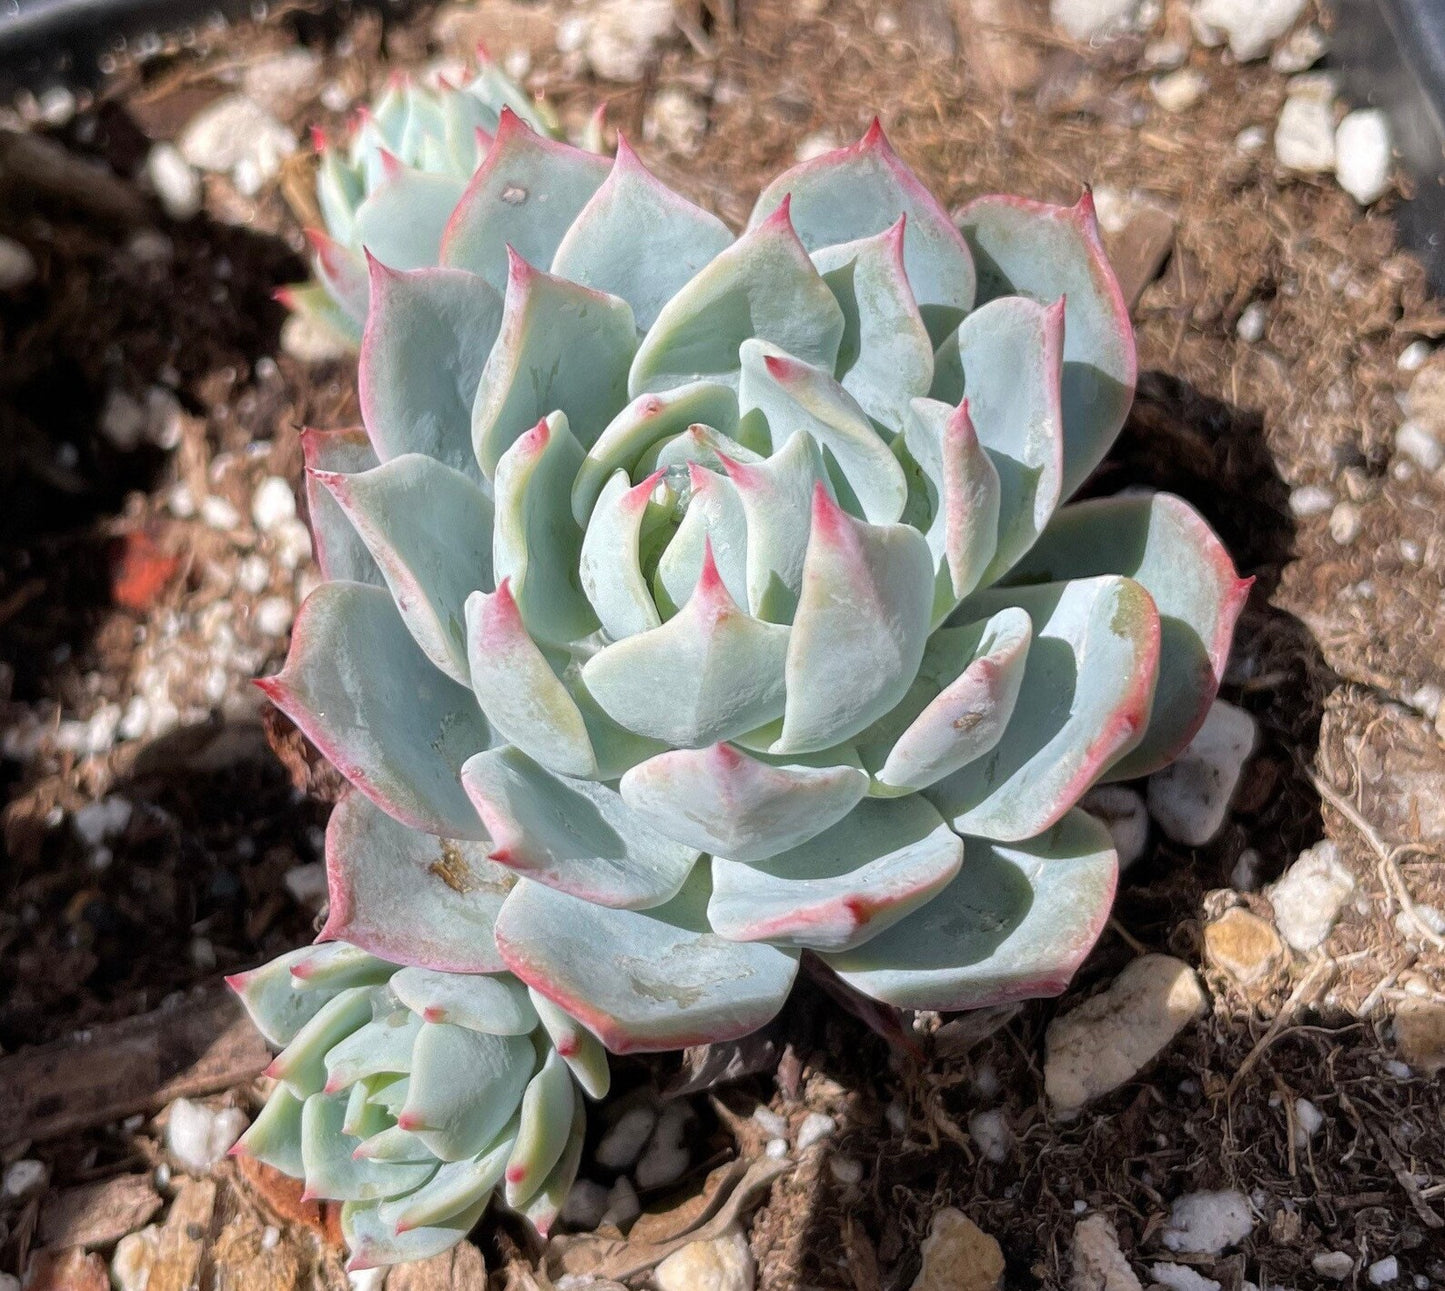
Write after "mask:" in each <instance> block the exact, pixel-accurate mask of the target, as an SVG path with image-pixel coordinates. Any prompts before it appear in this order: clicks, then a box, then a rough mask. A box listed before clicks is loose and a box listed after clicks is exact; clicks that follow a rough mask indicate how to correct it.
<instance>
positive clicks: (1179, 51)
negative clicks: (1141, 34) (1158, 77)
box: [1143, 39, 1189, 72]
mask: <svg viewBox="0 0 1445 1291" xmlns="http://www.w3.org/2000/svg"><path fill="white" fill-rule="evenodd" d="M1188 57H1189V46H1188V45H1187V44H1185V42H1184V41H1182V40H1168V39H1164V40H1151V41H1150V42H1149V43H1148V44H1147V45H1145V46H1144V56H1143V58H1144V66H1145V67H1147V68H1152V69H1154V70H1156V71H1164V72H1168V71H1173V69H1174V68H1176V67H1181V66H1183V64H1184V60H1185V59H1187V58H1188Z"/></svg>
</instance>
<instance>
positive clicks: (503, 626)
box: [467, 571, 597, 779]
mask: <svg viewBox="0 0 1445 1291" xmlns="http://www.w3.org/2000/svg"><path fill="white" fill-rule="evenodd" d="M584 574H585V571H584ZM467 640H468V643H469V652H470V653H469V658H470V661H471V663H470V667H471V677H472V689H473V690H474V691H475V692H476V696H477V702H478V703H479V704H481V706H482V712H483V713H485V714H486V717H487V721H488V722H490V723H491V725H492V726H493V727H495V728H496V730H497V732H498V734H500V735H501V736H502V737H503V738H504V739H506V740H508V741H510V742H511V743H513V744H515V745H516V746H517V747H518V748H520V749H521V750H522V751H523V752H524V753H526V754H527V755H528V756H529V757H532V758H535V759H536V760H537V761H538V762H540V763H541V764H542V765H543V766H544V767H546V768H547V770H549V771H556V772H559V773H560V774H562V775H571V776H580V777H582V778H584V779H590V778H592V777H593V776H595V775H596V774H597V755H596V753H594V752H593V749H592V740H591V738H590V737H589V736H588V734H587V724H586V722H585V721H584V720H583V717H582V712H581V710H580V709H579V708H578V707H577V704H576V701H575V700H574V699H573V698H572V696H571V695H570V694H568V692H567V687H566V686H564V685H563V684H562V681H561V679H560V678H559V677H558V676H557V674H556V672H554V671H553V669H552V665H551V664H550V663H548V661H547V657H546V656H545V655H544V654H543V653H542V650H541V647H540V646H538V645H537V643H536V642H535V641H533V640H532V638H531V636H530V635H529V634H528V632H527V627H526V625H525V624H524V623H523V622H522V615H521V612H520V611H519V610H518V608H517V602H516V601H515V600H514V599H513V597H512V588H511V583H510V581H509V580H508V579H505V578H504V579H503V580H502V582H501V584H500V585H499V586H498V588H497V590H496V591H495V592H494V593H492V595H490V596H487V595H485V594H483V593H481V592H477V593H475V594H474V595H473V596H472V597H471V599H470V600H468V602H467Z"/></svg>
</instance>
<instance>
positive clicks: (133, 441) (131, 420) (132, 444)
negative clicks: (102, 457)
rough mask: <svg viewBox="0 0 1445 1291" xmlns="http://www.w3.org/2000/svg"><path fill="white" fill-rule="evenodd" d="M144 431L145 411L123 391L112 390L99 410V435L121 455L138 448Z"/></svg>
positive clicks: (139, 403) (136, 400) (138, 402)
mask: <svg viewBox="0 0 1445 1291" xmlns="http://www.w3.org/2000/svg"><path fill="white" fill-rule="evenodd" d="M145 429H146V410H145V408H144V406H143V405H142V404H141V402H140V400H138V399H133V398H132V397H131V396H130V395H128V394H127V393H126V392H125V391H124V390H112V391H110V392H109V393H108V394H107V395H106V397H105V402H104V403H103V404H102V405H101V408H100V433H101V434H102V435H104V436H105V438H106V439H107V440H108V441H109V443H110V444H111V445H112V446H113V447H114V448H117V449H119V450H120V451H121V452H122V453H129V452H131V451H132V450H134V449H135V448H136V447H138V446H139V444H140V442H141V439H142V437H143V436H144V435H145Z"/></svg>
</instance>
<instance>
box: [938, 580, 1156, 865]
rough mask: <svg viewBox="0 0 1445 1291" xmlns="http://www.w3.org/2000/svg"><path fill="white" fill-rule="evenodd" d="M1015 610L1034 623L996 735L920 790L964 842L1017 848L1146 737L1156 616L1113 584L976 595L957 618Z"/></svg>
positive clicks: (1143, 597)
mask: <svg viewBox="0 0 1445 1291" xmlns="http://www.w3.org/2000/svg"><path fill="white" fill-rule="evenodd" d="M1011 605H1018V606H1021V607H1022V608H1023V609H1024V610H1026V611H1027V612H1028V615H1029V617H1030V618H1031V619H1032V620H1033V624H1034V637H1033V643H1032V645H1031V646H1030V647H1029V653H1028V659H1027V661H1026V662H1025V665H1024V675H1023V680H1022V681H1021V682H1020V688H1019V702H1018V704H1017V705H1016V706H1015V708H1014V715H1013V720H1012V721H1010V722H1009V724H1008V726H1007V728H1006V730H1005V731H1004V734H1003V738H1002V739H1000V740H999V742H998V743H997V744H996V745H994V747H993V748H992V750H990V751H989V752H988V753H986V754H985V755H984V756H983V757H980V758H978V759H976V760H975V761H973V762H970V763H969V764H968V765H967V766H965V767H963V768H961V769H960V770H958V771H955V772H954V773H953V774H952V775H950V776H948V777H946V778H945V779H943V780H940V781H938V782H937V783H936V784H934V785H932V786H931V787H930V788H928V789H927V790H925V791H924V796H925V797H927V798H928V799H929V801H930V802H932V803H933V804H934V806H936V807H937V808H938V809H939V810H940V811H941V812H943V814H944V815H945V816H947V817H948V818H949V819H950V820H952V822H953V826H954V828H955V829H957V830H958V832H959V833H961V834H979V835H982V836H983V837H986V838H1001V839H1006V840H1009V841H1014V840H1017V839H1021V838H1031V837H1033V836H1034V835H1035V834H1039V833H1042V832H1043V831H1044V830H1046V829H1048V828H1049V827H1050V826H1051V825H1053V824H1054V823H1055V822H1056V821H1057V820H1058V819H1059V818H1060V817H1062V816H1063V815H1064V813H1065V812H1066V811H1068V809H1069V808H1070V807H1072V806H1073V805H1074V804H1075V803H1076V802H1077V801H1078V800H1079V799H1080V798H1081V797H1082V796H1083V794H1084V792H1085V790H1087V789H1088V788H1089V786H1090V785H1092V784H1093V783H1094V781H1096V780H1097V779H1098V778H1099V777H1100V776H1101V775H1102V774H1103V773H1104V771H1105V770H1106V769H1107V768H1108V766H1109V765H1110V764H1111V763H1112V762H1113V761H1114V760H1115V759H1116V758H1118V757H1120V756H1121V755H1123V754H1124V753H1126V752H1128V751H1129V750H1130V749H1131V748H1133V747H1134V746H1135V745H1136V744H1137V743H1138V742H1139V739H1140V737H1141V736H1142V735H1143V733H1144V728H1145V725H1146V724H1147V723H1148V720H1149V710H1150V707H1151V705H1152V704H1153V702H1154V684H1155V680H1156V678H1157V676H1158V667H1159V612H1158V610H1157V609H1155V607H1154V601H1153V599H1152V598H1151V597H1150V595H1149V593H1148V592H1146V591H1145V590H1144V589H1143V588H1142V587H1140V586H1139V584H1138V583H1136V582H1134V581H1133V580H1132V579H1128V578H1120V577H1117V576H1106V577H1101V578H1082V579H1077V580H1075V581H1074V582H1071V583H1047V584H1042V585H1040V586H1038V587H1025V588H1011V589H1009V590H1008V591H1006V592H1005V591H1000V592H981V593H979V594H978V595H977V596H974V597H970V598H969V599H968V600H967V601H965V602H964V603H963V605H962V606H960V607H959V610H958V614H957V616H956V617H963V616H967V618H968V619H976V618H981V617H985V616H988V615H990V614H993V613H997V612H998V611H999V610H1002V609H1004V608H1006V607H1007V606H1011Z"/></svg>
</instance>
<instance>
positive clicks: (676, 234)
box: [552, 135, 733, 329]
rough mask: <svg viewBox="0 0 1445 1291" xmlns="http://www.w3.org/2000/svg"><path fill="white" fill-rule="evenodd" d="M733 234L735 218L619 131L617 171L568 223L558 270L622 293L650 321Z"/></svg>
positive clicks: (640, 318)
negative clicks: (663, 171)
mask: <svg viewBox="0 0 1445 1291" xmlns="http://www.w3.org/2000/svg"><path fill="white" fill-rule="evenodd" d="M732 240H733V235H732V234H731V233H729V232H728V228H727V225H725V224H724V223H723V222H722V221H721V220H720V219H718V218H717V216H716V215H710V214H709V213H708V212H707V211H704V210H703V209H702V208H701V207H700V206H694V205H693V204H692V203H691V202H689V201H688V200H687V199H686V198H684V197H681V196H679V195H678V194H677V193H674V192H673V191H672V189H670V188H668V187H667V185H666V184H663V183H661V182H659V181H658V180H657V179H656V178H654V176H653V175H652V173H651V172H650V171H649V170H648V169H647V167H646V166H644V165H643V164H642V162H641V161H639V160H638V157H637V154H636V153H635V152H633V151H632V147H631V145H630V144H629V143H628V142H627V140H626V139H624V138H623V137H622V136H621V135H618V136H617V159H616V160H615V161H614V162H613V163H612V170H611V173H610V174H609V175H608V176H607V178H606V180H604V181H603V184H602V187H601V188H599V189H598V190H597V191H596V192H595V193H594V194H593V195H592V198H591V200H590V201H589V202H588V203H587V205H586V206H585V207H583V208H582V213H581V214H580V215H578V217H577V219H576V220H575V221H574V222H573V224H572V227H571V228H569V229H568V230H567V233H566V236H565V237H563V239H562V243H561V245H560V246H559V247H558V248H557V255H556V258H555V259H554V260H553V261H552V272H553V273H555V274H559V275H561V276H562V277H564V278H570V279H571V280H572V281H573V282H580V283H581V284H582V285H583V286H584V287H593V288H596V289H597V290H598V291H605V292H608V293H610V294H611V295H613V296H620V297H622V299H623V300H625V301H626V302H627V303H628V304H629V305H631V306H632V313H633V315H634V316H635V317H636V319H637V325H638V327H641V328H643V329H646V328H649V327H651V326H652V324H653V322H654V321H655V320H656V318H657V316H658V314H659V313H660V312H661V311H662V307H663V306H664V305H666V304H667V302H668V301H669V300H671V299H672V298H673V297H674V296H675V295H677V292H678V289H679V288H680V287H681V286H682V285H683V284H684V283H685V282H687V281H688V280H689V279H690V278H692V277H693V275H694V274H696V273H697V272H698V271H699V270H700V269H701V268H702V267H703V266H704V265H705V264H707V263H708V262H709V261H710V260H712V259H713V257H714V256H716V255H718V254H719V253H720V252H721V251H722V250H723V249H724V248H725V247H727V246H728V245H729V244H730V243H731V242H732Z"/></svg>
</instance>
